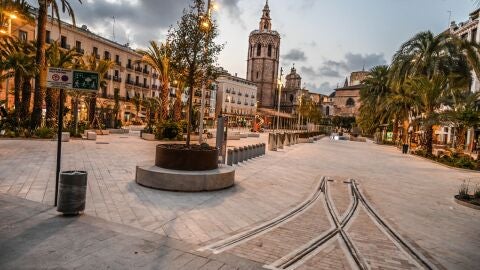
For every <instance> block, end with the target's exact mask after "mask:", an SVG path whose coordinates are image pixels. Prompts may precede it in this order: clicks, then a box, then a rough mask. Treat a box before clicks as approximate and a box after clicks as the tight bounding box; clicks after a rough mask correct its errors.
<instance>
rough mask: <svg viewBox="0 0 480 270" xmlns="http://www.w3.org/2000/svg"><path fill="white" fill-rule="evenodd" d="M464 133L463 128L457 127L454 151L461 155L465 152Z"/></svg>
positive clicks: (465, 129)
mask: <svg viewBox="0 0 480 270" xmlns="http://www.w3.org/2000/svg"><path fill="white" fill-rule="evenodd" d="M465 133H467V128H466V127H465V126H461V127H458V130H457V134H456V137H457V138H456V145H455V150H456V151H457V152H459V153H463V152H464V151H465V141H466V138H465Z"/></svg>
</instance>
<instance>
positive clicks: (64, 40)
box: [60, 36, 68, 49]
mask: <svg viewBox="0 0 480 270" xmlns="http://www.w3.org/2000/svg"><path fill="white" fill-rule="evenodd" d="M60 47H62V48H64V49H68V48H67V37H66V36H62V37H61V38H60Z"/></svg>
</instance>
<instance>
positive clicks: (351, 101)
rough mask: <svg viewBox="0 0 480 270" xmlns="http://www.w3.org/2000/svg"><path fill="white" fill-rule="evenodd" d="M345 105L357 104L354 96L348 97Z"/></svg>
mask: <svg viewBox="0 0 480 270" xmlns="http://www.w3.org/2000/svg"><path fill="white" fill-rule="evenodd" d="M345 105H347V107H353V106H355V100H353V98H348V99H347V102H346V104H345Z"/></svg>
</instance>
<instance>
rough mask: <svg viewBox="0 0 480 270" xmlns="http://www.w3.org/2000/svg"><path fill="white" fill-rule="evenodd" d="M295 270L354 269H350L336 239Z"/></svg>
mask: <svg viewBox="0 0 480 270" xmlns="http://www.w3.org/2000/svg"><path fill="white" fill-rule="evenodd" d="M295 269H296V270H323V269H325V270H330V269H338V270H340V269H355V268H352V267H351V265H350V263H349V261H348V259H347V257H346V255H345V252H344V250H342V248H341V247H340V241H339V240H338V239H336V240H335V241H333V243H327V246H326V247H324V248H323V249H322V250H320V251H319V252H318V253H316V254H315V255H313V256H312V257H311V258H309V259H307V260H305V261H304V262H303V263H302V264H301V265H300V266H299V267H297V268H295Z"/></svg>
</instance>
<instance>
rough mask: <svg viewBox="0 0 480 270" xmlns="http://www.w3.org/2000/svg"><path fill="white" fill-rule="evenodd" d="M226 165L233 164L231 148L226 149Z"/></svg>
mask: <svg viewBox="0 0 480 270" xmlns="http://www.w3.org/2000/svg"><path fill="white" fill-rule="evenodd" d="M227 165H228V166H232V165H233V150H232V149H228V151H227Z"/></svg>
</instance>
